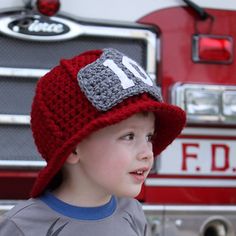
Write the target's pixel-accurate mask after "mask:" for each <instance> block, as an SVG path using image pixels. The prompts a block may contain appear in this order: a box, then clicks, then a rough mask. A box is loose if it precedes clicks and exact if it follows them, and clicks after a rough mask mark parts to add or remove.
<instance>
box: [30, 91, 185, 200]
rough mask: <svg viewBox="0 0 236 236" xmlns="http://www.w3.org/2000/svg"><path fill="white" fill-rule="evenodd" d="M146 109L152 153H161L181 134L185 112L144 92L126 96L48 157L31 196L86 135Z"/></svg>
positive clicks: (53, 174) (40, 190)
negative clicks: (150, 115)
mask: <svg viewBox="0 0 236 236" xmlns="http://www.w3.org/2000/svg"><path fill="white" fill-rule="evenodd" d="M140 97H141V98H140ZM129 100H130V101H129ZM146 111H150V112H153V113H154V114H155V117H156V121H155V129H156V135H155V137H154V140H153V152H154V155H155V156H156V155H158V154H160V153H161V152H162V151H163V150H164V149H165V148H166V147H167V146H168V145H169V144H170V143H172V142H173V140H174V139H175V138H176V137H177V136H178V135H179V134H180V133H181V131H182V129H183V127H184V126H185V122H186V114H185V112H184V111H183V110H182V109H181V108H179V107H177V106H174V105H170V104H167V103H163V102H158V101H156V100H154V99H153V98H150V97H149V96H148V95H146V94H143V95H142V96H140V95H139V99H136V101H133V100H132V98H128V99H126V105H125V106H122V104H118V105H117V106H116V107H115V108H113V109H112V110H109V111H107V112H105V113H103V114H101V115H100V116H99V117H97V118H94V120H93V121H92V122H90V123H88V124H87V125H86V126H84V127H83V128H82V129H81V130H80V131H79V132H77V133H76V134H75V135H74V136H73V137H71V138H70V139H69V140H68V141H67V142H65V143H64V145H62V146H61V147H60V148H59V149H58V150H57V151H56V152H55V153H54V157H55V158H51V161H49V162H48V163H47V166H46V167H44V168H43V169H42V170H41V171H40V172H39V175H38V177H37V179H36V181H35V184H34V187H33V189H32V192H31V197H37V196H39V195H40V194H42V193H43V191H44V190H45V189H46V187H47V186H48V184H49V183H50V181H51V180H52V179H53V177H54V176H55V175H56V174H57V173H58V171H59V170H60V169H61V168H62V166H63V165H64V163H65V161H66V159H67V157H68V156H69V154H70V153H71V152H72V151H73V149H74V148H75V146H76V145H77V144H78V143H79V142H80V141H81V140H83V139H84V138H85V137H86V136H88V134H91V133H92V132H94V131H96V130H98V129H101V128H104V127H106V126H109V125H112V124H115V123H118V122H120V121H122V120H124V119H126V118H128V117H130V116H132V115H133V114H135V113H139V112H146Z"/></svg>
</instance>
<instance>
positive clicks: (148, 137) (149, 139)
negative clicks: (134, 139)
mask: <svg viewBox="0 0 236 236" xmlns="http://www.w3.org/2000/svg"><path fill="white" fill-rule="evenodd" d="M153 138H154V134H149V135H148V136H147V141H148V142H152V141H153Z"/></svg>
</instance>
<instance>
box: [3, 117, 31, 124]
mask: <svg viewBox="0 0 236 236" xmlns="http://www.w3.org/2000/svg"><path fill="white" fill-rule="evenodd" d="M0 124H4V125H5V124H7V125H30V116H29V115H8V114H0Z"/></svg>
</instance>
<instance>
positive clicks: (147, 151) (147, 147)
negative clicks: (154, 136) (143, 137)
mask: <svg viewBox="0 0 236 236" xmlns="http://www.w3.org/2000/svg"><path fill="white" fill-rule="evenodd" d="M152 158H153V148H152V144H151V143H145V144H143V145H142V147H141V148H140V149H139V152H138V155H137V159H138V160H140V161H141V160H151V159H152Z"/></svg>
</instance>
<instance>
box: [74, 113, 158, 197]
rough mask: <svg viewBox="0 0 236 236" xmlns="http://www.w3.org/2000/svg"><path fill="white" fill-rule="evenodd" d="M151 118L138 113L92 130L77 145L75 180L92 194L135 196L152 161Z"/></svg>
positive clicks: (152, 123)
mask: <svg viewBox="0 0 236 236" xmlns="http://www.w3.org/2000/svg"><path fill="white" fill-rule="evenodd" d="M154 122H155V118H154V115H153V113H145V114H143V113H138V114H135V115H133V116H131V117H130V118H128V119H126V120H124V121H121V122H120V123H118V124H115V125H112V126H108V127H106V128H103V129H101V130H99V131H96V132H94V133H92V134H91V135H90V136H89V137H88V138H86V139H85V140H83V141H82V142H81V143H80V144H79V145H78V146H77V151H78V155H79V164H78V165H79V171H78V180H83V186H86V187H85V188H90V190H91V189H93V190H94V194H105V195H113V194H114V195H116V196H128V197H135V196H137V195H138V194H139V192H140V190H141V186H142V183H143V182H144V180H145V178H146V177H147V175H148V173H149V171H150V169H151V167H152V164H153V152H152V136H153V134H154ZM85 191H86V190H85Z"/></svg>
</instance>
